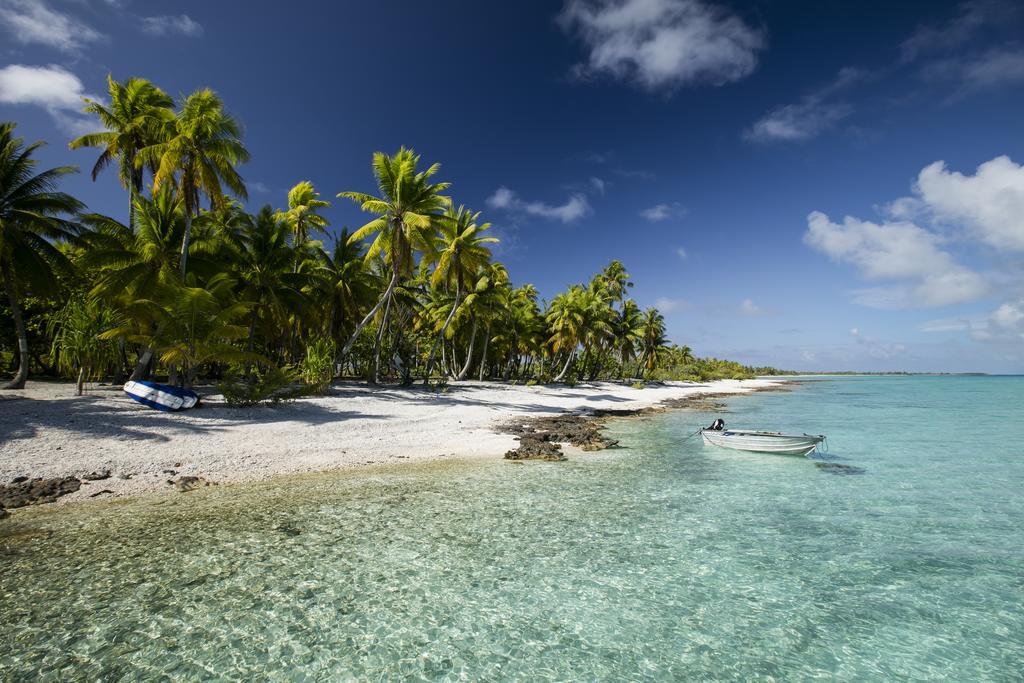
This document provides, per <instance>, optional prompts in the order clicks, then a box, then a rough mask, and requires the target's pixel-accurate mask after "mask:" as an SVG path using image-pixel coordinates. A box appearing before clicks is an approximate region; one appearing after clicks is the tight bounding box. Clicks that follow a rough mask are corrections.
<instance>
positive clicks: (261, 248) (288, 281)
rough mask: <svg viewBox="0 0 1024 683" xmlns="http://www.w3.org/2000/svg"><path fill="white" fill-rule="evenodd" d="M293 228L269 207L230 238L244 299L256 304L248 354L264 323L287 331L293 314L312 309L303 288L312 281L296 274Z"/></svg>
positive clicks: (251, 322)
mask: <svg viewBox="0 0 1024 683" xmlns="http://www.w3.org/2000/svg"><path fill="white" fill-rule="evenodd" d="M289 233H290V229H289V226H288V225H287V224H286V223H285V222H284V221H281V220H279V214H276V213H274V210H273V209H271V208H270V206H269V205H267V206H264V207H263V208H262V209H260V212H259V213H258V214H257V215H256V216H255V217H254V218H253V220H252V221H251V222H250V223H249V225H247V226H245V227H242V228H240V229H239V230H237V231H235V232H231V233H229V234H228V237H227V239H228V240H229V244H230V248H231V251H230V254H231V256H230V263H231V269H232V271H233V273H234V275H235V277H236V278H237V279H238V282H239V286H240V295H241V297H242V299H243V300H245V301H249V302H251V303H252V309H251V312H250V318H249V329H248V342H247V350H248V351H249V352H252V351H253V345H254V336H255V332H256V326H257V324H258V321H259V320H260V319H263V320H264V322H266V323H268V324H270V325H272V326H273V327H274V328H275V329H278V330H280V329H286V328H287V326H288V316H289V312H290V311H302V310H304V309H309V308H310V306H309V303H310V302H309V300H308V299H307V297H306V296H305V295H304V294H303V293H302V288H303V286H305V285H306V284H307V283H308V282H309V280H310V278H309V277H308V276H307V275H305V274H302V273H296V272H295V267H294V266H295V251H296V250H295V249H294V248H293V247H292V245H291V244H290V242H289V239H288V236H289Z"/></svg>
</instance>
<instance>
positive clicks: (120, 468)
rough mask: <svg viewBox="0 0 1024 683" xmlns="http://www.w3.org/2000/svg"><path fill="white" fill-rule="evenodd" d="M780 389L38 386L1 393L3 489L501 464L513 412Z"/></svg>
mask: <svg viewBox="0 0 1024 683" xmlns="http://www.w3.org/2000/svg"><path fill="white" fill-rule="evenodd" d="M777 383H778V381H775V380H763V379H757V380H743V381H736V380H726V381H720V382H711V383H707V384H683V383H671V384H667V385H664V386H656V387H648V388H646V389H642V390H641V389H634V388H631V387H628V386H622V385H618V384H612V383H594V384H583V385H577V386H574V387H564V386H534V387H527V386H508V385H503V384H490V383H477V382H461V383H455V384H453V385H451V386H449V388H448V391H447V392H446V393H441V394H436V393H432V392H428V391H424V390H422V389H419V388H395V387H384V388H372V387H368V386H366V385H361V384H340V385H337V386H335V387H334V388H332V390H331V393H330V395H328V396H324V397H318V398H306V399H301V400H299V401H295V402H293V403H287V404H282V405H279V406H260V407H254V408H241V409H240V408H230V407H228V406H226V405H224V404H223V402H222V401H221V400H220V397H219V396H212V397H207V398H204V406H203V407H202V408H200V409H196V410H191V411H188V412H185V413H179V414H174V413H161V412H157V411H154V410H150V409H148V408H145V407H143V406H141V405H139V404H138V403H135V402H134V401H131V400H130V399H128V398H127V397H126V396H125V395H124V394H123V393H122V392H121V390H120V388H119V387H92V388H91V389H90V391H89V392H88V395H86V396H82V397H76V396H74V385H73V384H68V383H56V382H52V383H51V382H29V384H28V386H27V388H26V389H25V390H23V391H6V392H2V393H0V483H8V482H10V481H11V480H12V479H14V478H15V477H19V476H27V477H59V476H67V475H71V476H77V477H81V476H84V475H86V474H89V473H92V472H102V471H104V470H109V471H110V472H111V475H112V476H111V477H110V478H108V479H104V480H102V481H93V482H88V483H87V484H86V485H83V486H82V488H81V490H79V491H78V492H76V493H72V494H70V495H67V496H65V497H63V498H61V499H60V501H61V502H65V501H74V500H83V499H88V498H89V497H90V496H91V495H92V494H94V493H96V492H98V491H101V490H104V489H106V490H109V491H110V493H104V494H103V496H104V497H114V496H127V495H138V494H144V493H155V492H166V491H169V490H173V489H172V487H171V486H169V485H168V483H167V480H168V479H169V478H173V477H175V476H200V477H203V478H205V479H206V480H209V481H213V482H218V483H227V482H242V481H257V480H262V479H267V478H270V477H273V476H277V475H282V474H295V473H300V472H313V471H323V470H331V469H339V468H346V467H356V466H362V465H370V464H377V463H386V462H404V461H422V460H428V459H435V458H442V457H491V458H500V457H502V455H503V454H504V453H505V451H507V450H509V449H510V448H514V447H515V446H516V445H517V442H516V440H515V438H514V437H513V436H510V435H507V434H498V433H496V432H495V431H494V427H495V425H496V424H498V423H501V422H504V421H507V420H508V419H509V418H512V417H517V416H525V415H549V414H556V413H560V412H564V411H580V410H593V409H611V408H614V409H637V408H646V407H652V406H656V405H658V404H660V403H661V402H662V401H665V400H667V399H677V398H683V397H686V396H692V395H694V394H699V393H709V392H714V393H745V392H748V391H752V390H755V389H763V388H769V387H771V386H773V385H774V384H777ZM201 393H202V392H201ZM165 470H174V472H175V474H173V475H172V474H170V473H168V472H166V471H165Z"/></svg>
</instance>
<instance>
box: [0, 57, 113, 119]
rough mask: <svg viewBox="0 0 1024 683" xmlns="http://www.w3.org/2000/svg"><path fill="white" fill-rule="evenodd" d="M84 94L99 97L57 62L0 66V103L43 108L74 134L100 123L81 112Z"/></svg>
mask: <svg viewBox="0 0 1024 683" xmlns="http://www.w3.org/2000/svg"><path fill="white" fill-rule="evenodd" d="M83 97H90V98H91V99H99V98H97V97H93V96H90V95H88V94H87V93H86V92H85V86H83V85H82V81H80V80H79V79H78V76H75V75H74V74H73V73H71V72H70V71H67V70H66V69H64V68H62V67H60V66H57V65H55V64H51V65H49V66H26V65H24V64H11V65H9V66H5V67H4V68H2V69H0V103H3V104H14V105H34V106H37V107H42V108H43V109H45V110H46V111H47V112H48V113H49V114H50V116H51V117H52V118H53V119H54V121H55V122H56V123H57V125H59V126H60V127H61V128H62V129H63V130H64V131H65V132H67V133H69V134H71V135H80V134H82V133H84V132H88V131H94V130H96V128H97V126H98V124H97V123H95V122H94V121H92V120H91V119H88V118H85V117H82V116H79V115H78V112H79V111H80V110H81V108H82V106H83V105H82V98H83Z"/></svg>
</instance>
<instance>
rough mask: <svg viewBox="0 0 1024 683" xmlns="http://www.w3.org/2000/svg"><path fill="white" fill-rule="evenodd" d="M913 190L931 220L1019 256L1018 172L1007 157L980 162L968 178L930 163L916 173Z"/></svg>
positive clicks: (1021, 205)
mask: <svg viewBox="0 0 1024 683" xmlns="http://www.w3.org/2000/svg"><path fill="white" fill-rule="evenodd" d="M914 189H915V193H916V194H917V197H918V199H919V201H920V202H921V203H922V205H923V207H924V209H925V210H926V211H928V212H930V213H931V214H932V215H934V216H935V217H936V218H937V219H939V220H941V221H944V222H946V223H951V224H953V225H957V226H962V227H963V228H965V229H966V230H967V231H968V232H969V233H970V234H971V235H972V236H974V237H976V238H978V239H980V240H982V241H984V242H985V243H987V244H990V245H991V246H993V247H997V248H1000V249H1012V250H1014V251H1024V167H1022V166H1021V165H1019V164H1017V163H1014V161H1013V160H1012V159H1010V158H1009V157H1007V156H1000V157H996V158H995V159H992V160H991V161H986V162H985V163H983V164H981V165H980V166H978V168H977V170H976V171H975V173H974V175H963V174H961V173H958V172H955V171H950V170H949V169H948V168H947V167H946V164H945V162H942V161H936V162H935V163H933V164H930V165H928V166H926V167H925V168H924V169H923V170H922V171H921V173H920V174H919V175H918V177H917V184H916V185H915V188H914Z"/></svg>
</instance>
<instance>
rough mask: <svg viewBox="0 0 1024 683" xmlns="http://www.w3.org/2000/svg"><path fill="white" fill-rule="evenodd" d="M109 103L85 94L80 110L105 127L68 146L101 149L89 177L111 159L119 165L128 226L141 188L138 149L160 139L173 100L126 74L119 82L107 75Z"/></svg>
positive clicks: (93, 175) (130, 225) (172, 114)
mask: <svg viewBox="0 0 1024 683" xmlns="http://www.w3.org/2000/svg"><path fill="white" fill-rule="evenodd" d="M107 92H108V93H109V94H110V104H109V105H107V104H104V103H102V102H97V101H96V100H90V99H88V98H86V100H85V102H86V107H85V109H84V110H83V111H85V112H86V113H88V114H96V115H97V116H99V119H100V123H101V124H103V127H104V128H106V130H105V131H102V132H99V133H89V134H87V135H82V136H81V137H78V138H75V139H74V140H72V141H71V143H70V144H69V145H68V146H69V147H70V148H71V149H81V148H82V147H99V148H101V149H102V150H103V151H102V152H101V153H100V156H99V158H98V159H97V160H96V163H95V165H93V167H92V179H93V181H95V180H96V178H97V176H99V174H100V171H102V170H103V169H104V168H106V167H107V166H108V165H109V164H110V163H111V162H114V161H116V162H117V165H118V176H119V178H120V180H121V185H122V186H124V187H125V188H126V189H127V190H128V226H129V227H132V226H134V225H135V198H136V197H137V196H138V195H139V193H141V192H142V178H143V172H142V164H140V163H139V161H140V159H139V152H141V151H142V150H143V149H144V148H145V147H149V146H150V145H153V144H156V143H157V142H159V141H160V136H161V133H162V130H163V129H164V128H165V127H166V125H167V123H168V122H169V121H170V120H171V119H173V116H174V113H173V110H172V108H173V106H174V101H173V100H172V99H171V98H170V97H168V96H167V94H166V93H164V91H163V90H161V89H160V88H158V87H156V86H155V85H153V84H152V83H150V82H149V81H147V80H145V79H143V78H129V79H128V80H127V81H125V82H124V83H118V82H117V81H115V80H114V78H113V77H112V76H107Z"/></svg>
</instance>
